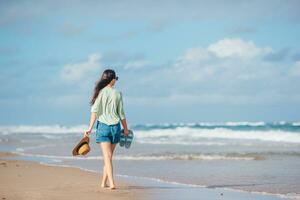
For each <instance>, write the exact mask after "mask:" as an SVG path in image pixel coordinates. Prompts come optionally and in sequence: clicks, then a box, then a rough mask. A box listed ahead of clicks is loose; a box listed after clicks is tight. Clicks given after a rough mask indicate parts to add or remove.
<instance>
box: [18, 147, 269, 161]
mask: <svg viewBox="0 0 300 200" xmlns="http://www.w3.org/2000/svg"><path fill="white" fill-rule="evenodd" d="M13 153H16V154H18V155H21V156H29V157H39V158H48V159H51V160H53V159H55V160H56V161H57V162H58V161H59V160H60V159H62V160H103V157H102V156H60V155H44V154H31V153H24V152H23V151H22V150H19V149H17V151H14V152H13ZM264 159H265V158H264V157H263V156H260V155H254V154H248V153H245V154H236V153H229V154H198V153H189V154H174V153H160V154H145V155H142V154H141V155H139V154H137V155H116V156H115V157H114V160H136V161H138V160H139V161H143V160H144V161H151V160H207V161H209V160H264Z"/></svg>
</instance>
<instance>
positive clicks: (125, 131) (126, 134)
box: [124, 128, 129, 137]
mask: <svg viewBox="0 0 300 200" xmlns="http://www.w3.org/2000/svg"><path fill="white" fill-rule="evenodd" d="M128 133H129V131H128V129H127V128H126V129H124V135H125V136H126V137H127V136H128Z"/></svg>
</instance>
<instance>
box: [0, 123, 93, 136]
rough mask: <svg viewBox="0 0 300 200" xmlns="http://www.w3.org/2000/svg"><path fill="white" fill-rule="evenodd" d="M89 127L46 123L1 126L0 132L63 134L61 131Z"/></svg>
mask: <svg viewBox="0 0 300 200" xmlns="http://www.w3.org/2000/svg"><path fill="white" fill-rule="evenodd" d="M87 128H88V126H87V125H77V126H70V127H68V126H61V125H45V126H29V125H19V126H0V132H1V133H3V134H9V133H50V134H61V133H82V132H83V131H84V130H86V129H87Z"/></svg>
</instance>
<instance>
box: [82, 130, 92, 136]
mask: <svg viewBox="0 0 300 200" xmlns="http://www.w3.org/2000/svg"><path fill="white" fill-rule="evenodd" d="M91 132H92V129H88V130H86V131H84V137H89V134H90V133H91Z"/></svg>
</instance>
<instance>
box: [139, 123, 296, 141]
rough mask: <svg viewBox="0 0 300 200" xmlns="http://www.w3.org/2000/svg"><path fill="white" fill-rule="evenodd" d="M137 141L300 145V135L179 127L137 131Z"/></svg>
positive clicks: (279, 132)
mask: <svg viewBox="0 0 300 200" xmlns="http://www.w3.org/2000/svg"><path fill="white" fill-rule="evenodd" d="M135 136H136V141H137V142H138V141H142V142H143V143H152V142H153V141H156V142H157V141H159V142H164V143H165V144H176V143H178V142H188V143H189V144H194V143H197V142H199V141H200V142H201V141H202V142H203V139H207V140H211V139H223V140H230V141H232V140H246V141H247V140H248V141H249V140H252V141H253V140H258V141H265V142H287V143H296V144H298V143H300V134H298V133H295V132H286V131H237V130H229V129H224V128H215V129H194V128H189V127H178V128H175V129H154V130H148V131H142V130H139V131H135Z"/></svg>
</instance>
